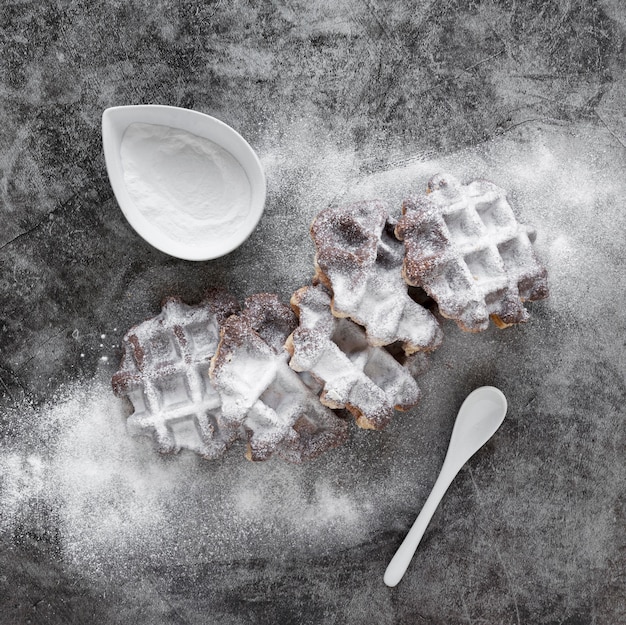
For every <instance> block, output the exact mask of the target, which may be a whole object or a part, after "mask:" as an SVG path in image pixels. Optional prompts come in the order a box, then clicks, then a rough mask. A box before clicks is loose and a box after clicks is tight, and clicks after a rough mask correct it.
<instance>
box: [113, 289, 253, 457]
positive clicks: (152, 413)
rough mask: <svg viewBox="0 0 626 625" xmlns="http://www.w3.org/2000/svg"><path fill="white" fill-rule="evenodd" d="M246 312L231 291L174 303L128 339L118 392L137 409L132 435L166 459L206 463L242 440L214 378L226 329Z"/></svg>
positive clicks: (116, 384) (130, 426)
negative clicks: (194, 457) (185, 453)
mask: <svg viewBox="0 0 626 625" xmlns="http://www.w3.org/2000/svg"><path fill="white" fill-rule="evenodd" d="M238 308H239V306H238V304H237V302H236V300H235V299H234V298H233V297H231V296H230V295H229V294H227V293H225V292H223V291H214V292H212V293H210V294H209V295H207V297H206V298H205V299H204V300H203V301H202V302H201V303H200V304H198V305H197V306H189V305H187V304H185V303H184V302H182V301H181V300H179V299H177V298H170V299H168V300H166V301H165V303H164V305H163V307H162V310H161V313H160V314H159V315H158V316H156V317H154V318H152V319H149V320H147V321H145V322H143V323H141V324H139V325H137V326H135V327H134V328H132V329H131V330H130V331H129V332H128V333H127V334H126V335H125V337H124V339H123V347H124V356H123V358H122V363H121V366H120V370H119V371H118V372H117V373H115V375H114V376H113V379H112V385H113V390H114V392H115V393H116V394H117V395H118V396H120V397H126V398H127V399H128V400H130V403H131V404H132V406H133V408H134V411H133V413H132V414H131V415H130V416H129V418H128V421H127V427H128V430H129V431H130V432H131V433H133V434H146V435H150V436H152V437H153V438H154V440H155V442H156V445H157V447H158V449H159V451H161V452H164V453H171V452H178V451H180V450H181V449H188V450H191V451H194V452H196V453H198V454H200V455H201V456H204V457H206V458H217V457H218V456H220V455H221V454H222V453H223V452H224V451H225V449H226V448H227V447H228V446H229V445H230V444H231V443H232V442H233V441H234V440H236V439H237V438H238V437H239V436H240V435H241V432H240V431H238V429H237V428H233V427H232V426H231V424H229V423H226V422H225V421H224V420H223V419H222V414H221V399H220V397H219V394H218V392H217V390H216V389H215V388H214V387H213V386H212V385H211V384H210V381H209V378H208V375H207V371H208V369H209V362H210V360H211V357H212V356H213V354H214V353H215V349H216V348H217V344H218V339H219V328H220V325H221V324H222V322H223V321H224V319H225V318H226V317H228V316H229V315H231V314H232V313H234V312H236V311H237V310H238Z"/></svg>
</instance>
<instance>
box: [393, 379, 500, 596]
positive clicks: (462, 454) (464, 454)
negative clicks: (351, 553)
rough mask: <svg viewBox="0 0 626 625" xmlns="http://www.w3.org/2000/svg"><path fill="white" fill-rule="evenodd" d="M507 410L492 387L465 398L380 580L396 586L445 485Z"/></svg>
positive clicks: (450, 481) (478, 389) (491, 431)
mask: <svg viewBox="0 0 626 625" xmlns="http://www.w3.org/2000/svg"><path fill="white" fill-rule="evenodd" d="M506 409H507V403H506V397H505V396H504V394H503V393H502V391H500V390H498V389H497V388H495V387H493V386H481V387H480V388H477V389H476V390H475V391H472V392H471V393H470V394H469V395H468V396H467V397H466V399H465V401H464V402H463V404H462V405H461V408H460V410H459V414H458V415H457V418H456V421H455V423H454V428H453V429H452V436H451V437H450V445H449V447H448V452H447V453H446V457H445V460H444V461H443V466H442V467H441V472H440V473H439V477H438V478H437V481H436V482H435V485H434V486H433V490H432V491H431V493H430V495H429V496H428V499H427V500H426V503H425V504H424V507H423V508H422V511H421V512H420V513H419V516H418V517H417V519H415V523H413V527H412V528H411V529H410V530H409V533H408V534H407V536H406V538H405V539H404V541H403V542H402V544H401V545H400V547H399V548H398V551H396V554H395V555H394V556H393V558H392V559H391V562H390V563H389V566H388V567H387V570H386V571H385V576H384V578H383V579H384V582H385V584H387V586H395V585H396V584H397V583H398V582H399V581H400V580H401V579H402V576H403V575H404V572H405V571H406V569H407V567H408V566H409V563H410V562H411V558H412V557H413V554H414V553H415V550H416V549H417V546H418V545H419V543H420V540H421V539H422V536H423V535H424V532H425V531H426V528H427V527H428V523H429V522H430V519H431V518H432V516H433V514H434V513H435V510H436V509H437V506H438V505H439V502H440V501H441V498H442V497H443V496H444V494H445V492H446V491H447V490H448V486H450V484H451V483H452V480H453V479H454V478H455V477H456V474H457V473H458V472H459V471H460V470H461V467H462V466H463V465H464V464H465V463H466V462H467V461H468V460H469V459H470V458H471V457H472V456H473V455H474V454H475V453H476V452H477V451H478V450H479V449H480V448H481V447H482V446H483V445H484V444H485V443H486V442H487V441H488V440H489V439H490V438H491V437H492V436H493V435H494V433H495V432H496V430H497V429H498V428H499V427H500V425H501V424H502V421H504V416H505V415H506Z"/></svg>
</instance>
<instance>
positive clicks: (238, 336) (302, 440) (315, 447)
mask: <svg viewBox="0 0 626 625" xmlns="http://www.w3.org/2000/svg"><path fill="white" fill-rule="evenodd" d="M294 327H295V318H294V316H293V313H292V311H291V310H290V309H289V308H288V307H287V306H285V305H283V304H281V303H280V302H279V301H278V298H277V297H276V296H275V295H270V294H258V295H254V296H251V297H250V298H248V299H247V300H246V302H245V306H244V310H243V312H242V313H241V314H240V315H233V316H231V317H230V318H229V319H227V320H226V322H225V323H224V325H223V327H222V330H221V338H220V343H219V346H218V349H217V351H216V354H215V357H214V358H213V360H212V363H211V369H210V377H211V380H212V382H213V384H214V385H215V387H216V388H217V389H218V391H219V393H220V396H221V398H222V414H223V416H224V419H225V420H226V421H227V422H228V423H229V424H230V426H231V427H233V428H238V427H243V428H244V429H245V430H246V432H247V438H248V452H247V457H248V458H249V459H250V460H265V459H267V458H269V457H270V456H271V455H272V454H274V453H275V454H276V455H278V456H279V457H282V458H285V459H287V460H290V461H292V462H301V461H302V460H305V459H311V458H314V457H316V456H318V455H319V454H320V453H322V452H323V451H325V450H327V449H329V448H331V447H335V446H337V445H339V444H341V443H342V442H344V440H345V438H346V434H347V426H346V424H345V422H344V421H342V420H341V419H339V417H337V415H335V414H334V413H333V412H332V411H330V410H329V409H328V408H326V407H324V406H323V405H322V404H321V403H320V402H319V400H318V397H317V394H316V393H315V392H313V391H312V390H311V389H310V388H309V387H308V386H307V385H306V383H305V379H304V378H302V377H300V376H299V375H298V374H297V373H296V372H295V371H293V370H292V369H290V368H289V365H288V364H287V359H288V354H287V352H286V351H285V349H284V348H283V344H284V342H285V340H286V338H287V336H288V335H289V333H290V331H291V330H293V328H294Z"/></svg>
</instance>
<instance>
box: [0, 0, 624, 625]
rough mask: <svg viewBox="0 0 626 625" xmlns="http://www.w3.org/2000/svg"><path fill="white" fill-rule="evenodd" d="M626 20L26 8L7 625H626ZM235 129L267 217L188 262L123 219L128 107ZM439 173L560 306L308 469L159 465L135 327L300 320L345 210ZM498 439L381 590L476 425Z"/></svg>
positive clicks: (1, 257) (13, 97) (446, 371)
mask: <svg viewBox="0 0 626 625" xmlns="http://www.w3.org/2000/svg"><path fill="white" fill-rule="evenodd" d="M625 30H626V9H625V8H624V3H623V2H621V0H603V1H601V0H595V1H594V0H541V1H539V0H528V1H525V2H521V1H518V0H483V1H481V0H439V1H437V2H435V1H427V0H422V1H419V2H408V1H399V0H393V1H388V2H383V1H382V0H363V1H358V0H352V1H348V0H340V1H337V2H331V1H323V0H307V1H298V0H275V1H244V0H232V1H228V2H227V1H212V2H211V1H201V0H127V1H122V0H109V1H104V0H90V1H85V0H37V1H34V0H4V1H3V2H2V4H1V5H0V42H1V54H0V107H1V111H2V118H1V120H2V123H1V124H0V215H1V222H0V223H1V225H0V393H1V395H2V399H1V400H0V622H1V623H3V624H4V623H6V624H21V623H41V624H44V623H45V624H56V623H59V624H60V623H64V624H67V623H101V624H105V623H107V624H108V623H120V624H122V623H124V624H126V623H129V622H130V623H136V624H143V623H145V624H154V623H176V624H178V623H199V624H207V623H209V624H218V623H219V624H224V625H226V624H229V625H230V624H232V625H235V624H237V625H239V624H243V623H268V624H269V623H298V624H300V623H324V624H331V623H333V624H334V623H336V624H350V623H354V624H359V625H363V624H369V623H371V624H382V623H389V624H392V623H394V624H406V625H409V624H411V625H412V624H419V623H424V624H438V623H440V624H446V625H448V624H452V623H468V624H472V623H475V624H477V625H482V624H490V625H491V624H494V625H495V624H503V625H504V624H506V625H509V624H515V625H522V624H541V625H557V624H560V625H592V624H593V625H601V624H602V625H604V624H606V625H617V624H618V623H626V598H625V597H626V588H625V586H626V499H625V495H624V493H625V492H626V469H625V460H624V458H625V453H624V452H625V448H626V427H625V425H624V417H625V414H624V405H625V403H626V380H625V373H624V372H625V368H626V358H625V345H626V343H625V336H626V312H625V311H624V299H625V298H624V293H625V287H626V278H625V272H626V253H625V244H626V237H625V232H626V211H625V206H624V197H626V179H625V176H624V166H625V165H626V147H625V146H626V106H625V105H626V101H625V100H626V57H625V53H626V50H625V45H624V42H625V39H624V36H625ZM139 103H159V104H170V105H177V106H182V107H188V108H193V109H196V110H199V111H202V112H205V113H209V114H211V115H214V116H216V117H218V118H220V119H222V120H224V121H225V122H227V123H228V124H230V125H232V126H233V127H234V128H236V129H237V130H238V131H240V132H241V133H242V134H243V135H244V136H245V137H246V138H247V139H248V140H249V142H250V143H251V144H252V145H253V147H254V148H255V149H256V150H257V151H258V153H259V156H260V158H261V160H262V162H263V164H264V167H265V169H266V172H267V176H268V201H267V205H266V213H265V215H264V217H263V219H262V221H261V223H260V225H259V227H258V229H257V230H256V231H255V233H254V234H253V235H252V237H251V238H250V239H249V240H248V241H247V242H246V243H245V244H244V245H243V246H242V247H241V248H240V249H238V250H237V251H235V252H234V253H232V254H230V255H228V256H227V257H225V258H222V259H220V260H217V261H213V262H206V263H190V262H185V261H178V260H175V259H173V258H170V257H167V256H166V255H164V254H162V253H160V252H158V251H156V250H154V249H152V248H150V247H149V246H148V245H147V244H146V243H144V242H143V241H142V240H141V239H140V238H139V237H138V236H137V235H136V234H135V233H134V232H133V231H132V230H131V228H130V227H129V225H128V224H127V223H126V221H125V220H124V218H123V216H122V214H121V212H120V211H119V209H118V206H117V204H116V201H115V199H114V197H113V194H112V191H111V188H110V186H109V184H108V179H107V175H106V171H105V167H104V160H103V155H102V146H101V135H100V123H101V115H102V111H103V110H104V109H105V108H106V107H109V106H114V105H123V104H139ZM442 169H447V170H448V171H451V172H452V173H454V174H456V175H457V176H458V177H460V178H462V179H464V180H469V179H471V178H474V177H478V176H483V177H487V178H490V179H492V180H494V181H495V182H496V183H498V184H500V185H501V186H504V187H505V188H507V189H508V190H509V192H510V198H511V202H512V203H513V205H514V207H515V210H516V212H517V214H518V216H519V218H520V220H521V221H524V222H527V223H532V224H534V225H535V226H536V227H537V229H538V232H539V235H538V238H537V248H538V251H539V253H540V255H541V256H542V258H543V259H544V261H545V262H546V264H547V266H548V269H549V272H550V284H551V293H552V294H551V298H550V299H549V300H547V301H545V302H541V303H537V304H534V305H532V306H530V310H531V320H530V322H529V323H528V324H526V325H525V326H523V327H520V328H513V329H508V330H505V331H496V330H495V329H492V330H489V331H487V332H485V333H483V334H481V335H465V334H463V333H461V332H460V331H459V330H457V328H456V327H455V326H454V325H453V324H451V323H445V324H444V332H445V335H446V339H445V342H444V345H443V347H442V348H441V349H440V350H439V351H438V352H436V354H435V355H434V357H433V359H432V364H431V367H430V369H429V371H428V372H427V373H426V374H425V375H423V376H422V377H421V378H420V385H421V387H422V389H423V390H424V399H423V401H422V402H421V404H420V405H419V406H418V407H416V408H415V409H414V410H412V411H410V412H408V413H405V414H402V415H398V416H397V418H396V419H395V421H394V422H393V423H392V425H391V426H390V427H389V429H388V430H386V431H385V432H383V433H373V432H363V431H356V429H355V430H354V431H353V432H352V435H351V438H350V441H349V443H348V444H347V445H345V446H344V447H342V448H341V449H338V450H335V451H333V452H330V453H328V454H326V455H325V456H323V457H321V458H320V459H318V460H317V461H315V462H312V463H310V464H308V465H305V466H301V467H292V466H290V465H286V464H284V463H282V462H280V461H274V460H272V461H270V462H267V463H265V464H260V465H257V464H251V463H248V462H247V461H245V460H244V459H243V458H242V450H241V449H240V448H235V449H233V450H231V451H230V453H228V454H227V456H226V457H225V458H224V459H223V460H220V461H218V462H214V463H208V462H205V461H201V460H199V459H197V458H195V457H190V456H185V455H183V456H178V457H174V458H162V457H159V456H157V455H156V454H155V453H153V451H152V449H151V448H150V443H149V441H137V440H133V439H130V438H129V437H128V436H127V435H126V433H125V431H124V416H123V410H122V408H121V407H120V405H119V403H118V400H117V399H116V398H115V397H113V396H112V394H111V392H110V387H109V379H110V376H111V374H112V373H113V372H114V371H115V369H116V366H117V365H118V363H119V357H120V351H119V344H120V339H121V337H122V335H123V334H124V332H125V330H126V329H128V327H130V326H131V325H133V324H135V323H137V322H138V321H140V320H142V319H144V318H145V317H147V316H150V315H152V314H154V313H156V312H157V311H158V310H159V304H160V301H161V299H162V298H163V297H165V296H167V295H170V294H179V295H182V296H184V297H185V298H187V299H188V300H189V301H193V300H195V299H197V298H198V297H199V296H200V295H201V293H202V292H203V291H204V289H206V288H207V287H209V286H214V285H224V286H228V287H229V288H231V290H233V291H234V292H235V293H236V294H237V295H238V296H240V297H245V296H247V295H250V294H252V293H254V292H257V291H274V292H277V293H279V294H280V296H281V297H282V298H284V299H285V300H287V299H288V297H289V295H290V294H291V292H293V290H295V289H296V288H297V287H299V286H302V285H303V284H306V283H307V282H308V281H309V280H310V277H311V275H312V258H313V248H312V244H311V242H310V240H309V235H308V225H309V223H310V221H311V219H312V217H313V216H314V215H315V214H316V213H317V212H318V211H319V210H320V209H322V208H323V207H325V206H327V205H328V204H330V203H332V202H339V201H343V200H348V199H351V198H354V197H383V198H384V199H387V200H389V201H392V202H397V205H398V206H399V202H400V201H401V199H402V197H403V196H404V195H406V194H407V193H410V192H412V191H415V190H421V189H423V188H424V185H425V183H426V181H427V179H428V178H429V177H430V176H431V175H433V174H434V173H437V172H438V171H440V170H442ZM481 384H495V385H497V386H499V387H500V388H502V390H503V391H504V392H505V393H506V395H507V397H508V398H509V404H510V411H509V414H508V417H507V420H506V421H505V424H504V425H503V427H502V428H501V430H500V431H499V432H498V433H497V434H496V436H495V437H494V438H493V439H492V441H491V442H490V443H489V444H488V445H487V446H486V447H485V448H484V449H483V450H481V451H480V452H479V453H478V454H477V455H476V456H475V457H474V458H473V459H472V460H471V461H470V463H469V465H468V467H466V468H465V469H464V470H463V471H462V472H461V473H460V474H459V476H458V478H457V480H456V481H455V482H454V483H453V485H452V487H451V489H450V491H449V492H448V494H447V496H446V498H445V499H444V501H443V503H442V505H441V507H440V508H439V510H438V512H437V513H436V515H435V517H434V518H433V522H432V524H431V526H430V528H429V530H428V532H427V534H426V536H425V538H424V541H423V543H422V545H421V546H420V548H419V550H418V553H417V554H416V558H415V559H414V561H413V563H412V566H411V568H410V569H409V571H408V572H407V575H406V576H405V578H404V579H403V581H402V582H401V583H400V585H399V586H398V587H397V588H395V589H389V588H387V587H385V586H384V584H383V582H382V575H383V572H384V569H385V567H386V564H387V562H388V560H389V559H390V557H391V556H392V554H393V553H394V551H395V549H396V548H397V547H398V545H399V544H400V542H401V540H402V538H403V536H404V535H405V533H406V531H407V529H408V527H409V525H410V523H411V522H412V520H413V519H414V517H415V515H416V514H417V512H418V511H419V509H420V506H421V505H422V503H423V502H424V500H425V498H426V496H427V494H428V492H429V489H430V487H431V485H432V484H433V482H434V480H435V478H436V475H437V472H438V470H439V467H440V465H441V462H442V460H443V456H444V454H445V449H446V445H447V441H448V437H449V433H450V430H451V427H452V423H453V419H454V415H455V412H456V410H457V409H458V406H459V405H460V403H461V401H462V399H463V397H464V396H465V394H466V393H467V392H469V391H470V390H471V389H472V388H473V387H475V386H478V385H481Z"/></svg>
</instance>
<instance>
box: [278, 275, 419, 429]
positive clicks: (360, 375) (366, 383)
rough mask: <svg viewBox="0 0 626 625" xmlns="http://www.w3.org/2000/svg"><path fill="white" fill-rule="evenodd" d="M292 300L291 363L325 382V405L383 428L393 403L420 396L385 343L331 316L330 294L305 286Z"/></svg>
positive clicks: (404, 404)
mask: <svg viewBox="0 0 626 625" xmlns="http://www.w3.org/2000/svg"><path fill="white" fill-rule="evenodd" d="M291 301H292V306H293V307H294V309H295V310H297V311H298V316H299V319H300V325H299V327H298V328H297V329H296V330H295V331H294V332H293V334H292V335H291V336H290V337H289V339H288V341H287V347H288V349H289V351H290V353H291V354H292V357H291V360H290V362H289V364H290V366H291V367H292V368H293V369H294V370H296V371H308V372H310V373H311V374H312V375H313V376H314V377H315V378H316V379H318V380H320V381H321V382H322V383H323V385H324V387H323V391H322V394H321V396H320V400H321V402H322V403H323V404H325V405H326V406H329V407H331V408H347V409H348V410H349V411H350V412H351V413H352V414H353V415H354V416H355V418H356V422H357V424H358V425H359V426H360V427H362V428H366V429H382V428H384V427H385V426H386V425H387V424H388V423H389V421H390V420H391V418H392V417H393V413H394V408H396V409H399V410H401V409H406V408H409V407H410V406H413V405H415V404H416V403H417V402H418V401H419V397H420V391H419V388H418V386H417V383H416V382H415V379H414V378H413V376H412V375H411V374H410V373H409V371H408V369H406V368H404V367H403V366H402V365H400V364H399V363H398V362H397V361H396V360H395V359H394V358H393V357H392V356H391V354H389V353H388V352H387V351H386V350H385V349H384V348H381V347H376V346H372V345H370V344H369V343H368V341H367V337H366V336H365V332H364V331H363V330H362V329H361V328H360V327H359V326H358V325H356V324H355V323H354V322H352V321H350V320H348V319H340V318H337V317H334V316H333V315H332V313H331V311H330V295H329V294H328V293H327V292H326V290H325V289H324V288H323V287H322V286H315V287H314V286H309V287H303V288H302V289H299V290H298V291H296V293H294V295H293V297H292V300H291Z"/></svg>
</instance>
